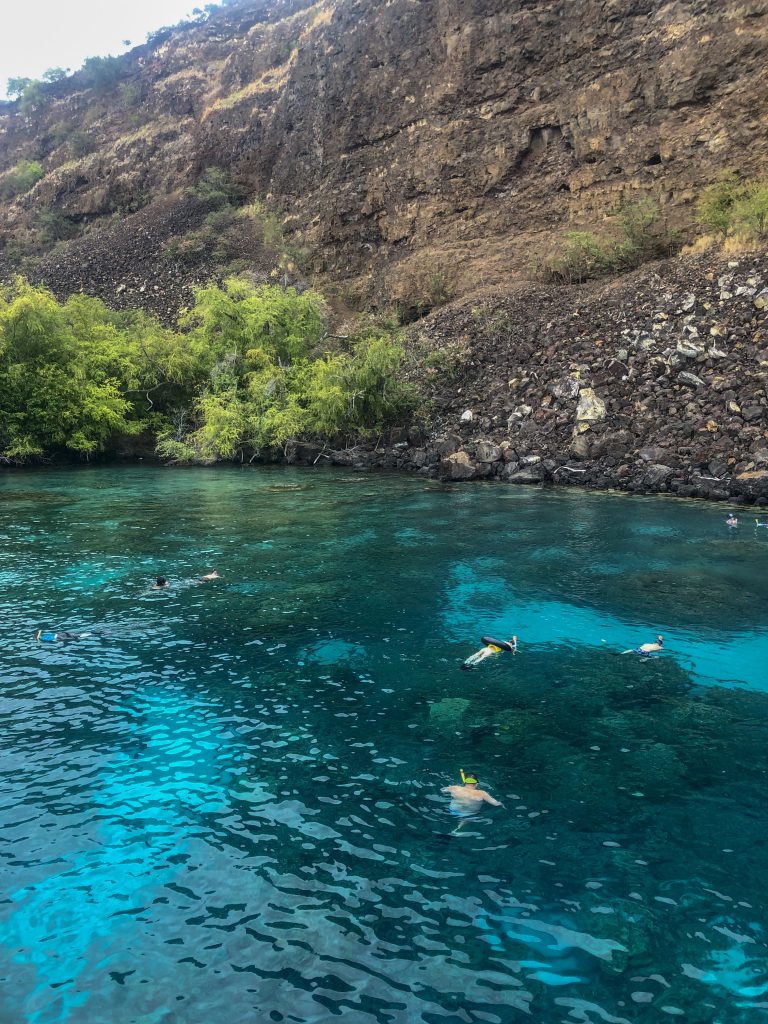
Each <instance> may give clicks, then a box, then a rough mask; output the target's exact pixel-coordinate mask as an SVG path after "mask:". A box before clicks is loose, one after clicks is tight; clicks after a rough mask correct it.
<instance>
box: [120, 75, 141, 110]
mask: <svg viewBox="0 0 768 1024" xmlns="http://www.w3.org/2000/svg"><path fill="white" fill-rule="evenodd" d="M117 92H118V95H119V97H120V104H121V106H123V107H125V109H126V110H128V109H130V108H131V107H138V106H139V104H140V103H141V86H140V85H139V84H138V82H121V83H120V85H119V86H118V89H117Z"/></svg>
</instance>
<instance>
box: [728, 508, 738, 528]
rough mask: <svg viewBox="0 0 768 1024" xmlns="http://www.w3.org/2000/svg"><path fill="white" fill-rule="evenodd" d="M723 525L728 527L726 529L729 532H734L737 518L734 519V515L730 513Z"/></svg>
mask: <svg viewBox="0 0 768 1024" xmlns="http://www.w3.org/2000/svg"><path fill="white" fill-rule="evenodd" d="M725 525H726V526H727V527H728V528H729V529H730V530H735V529H736V527H737V526H738V525H739V520H738V518H737V517H736V516H735V515H734V514H733V512H731V514H730V515H729V516H728V518H727V519H726V520H725Z"/></svg>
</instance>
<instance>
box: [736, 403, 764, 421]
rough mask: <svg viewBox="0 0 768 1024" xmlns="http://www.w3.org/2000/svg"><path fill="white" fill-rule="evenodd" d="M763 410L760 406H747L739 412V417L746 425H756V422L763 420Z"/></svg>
mask: <svg viewBox="0 0 768 1024" xmlns="http://www.w3.org/2000/svg"><path fill="white" fill-rule="evenodd" d="M764 413H765V409H763V408H762V406H760V405H747V406H745V408H743V409H742V410H741V415H742V416H743V417H744V419H745V420H746V421H747V423H757V422H758V420H761V419H762V418H763V414H764Z"/></svg>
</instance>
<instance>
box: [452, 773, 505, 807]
mask: <svg viewBox="0 0 768 1024" xmlns="http://www.w3.org/2000/svg"><path fill="white" fill-rule="evenodd" d="M459 770H460V772H461V785H460V786H445V787H444V788H443V789H442V790H441V792H442V793H445V794H447V795H448V796H450V798H451V805H450V811H451V814H454V815H456V817H458V818H467V817H470V816H471V815H473V814H477V812H478V811H479V810H480V808H481V807H482V806H483V804H484V803H485V804H490V805H491V807H503V806H504V805H503V804H502V803H501V801H500V800H496V799H495V798H494V797H492V796H491V794H490V793H487V792H486V791H485V790H484V789H480V788H479V785H478V781H477V776H476V775H475V774H474V772H465V771H464V769H463V768H461V769H459Z"/></svg>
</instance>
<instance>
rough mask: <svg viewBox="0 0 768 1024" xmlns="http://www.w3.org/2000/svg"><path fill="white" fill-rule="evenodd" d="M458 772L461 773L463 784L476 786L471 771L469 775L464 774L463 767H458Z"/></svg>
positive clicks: (475, 780)
mask: <svg viewBox="0 0 768 1024" xmlns="http://www.w3.org/2000/svg"><path fill="white" fill-rule="evenodd" d="M459 774H460V775H461V781H462V782H463V783H464V785H465V786H476V785H477V779H476V778H475V776H474V775H472V773H471V772H470V774H469V775H465V774H464V769H463V768H459Z"/></svg>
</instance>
